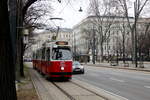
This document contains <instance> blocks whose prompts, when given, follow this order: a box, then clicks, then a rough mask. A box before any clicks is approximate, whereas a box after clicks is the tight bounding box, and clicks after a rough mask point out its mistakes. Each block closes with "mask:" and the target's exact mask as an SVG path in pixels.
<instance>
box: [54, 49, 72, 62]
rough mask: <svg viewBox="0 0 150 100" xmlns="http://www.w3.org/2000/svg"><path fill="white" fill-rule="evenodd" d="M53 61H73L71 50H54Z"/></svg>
mask: <svg viewBox="0 0 150 100" xmlns="http://www.w3.org/2000/svg"><path fill="white" fill-rule="evenodd" d="M52 54H53V55H52V59H53V60H71V59H72V54H71V50H70V49H69V48H54V49H53V53H52Z"/></svg>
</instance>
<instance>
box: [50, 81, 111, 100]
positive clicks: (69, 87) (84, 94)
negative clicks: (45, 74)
mask: <svg viewBox="0 0 150 100" xmlns="http://www.w3.org/2000/svg"><path fill="white" fill-rule="evenodd" d="M52 83H53V85H55V86H56V87H57V88H58V89H59V90H60V91H62V92H63V93H64V94H65V95H66V96H67V97H68V98H69V99H70V100H91V99H93V100H108V99H106V98H104V97H102V96H100V95H98V94H97V93H95V92H93V91H90V90H89V89H86V88H84V87H82V86H80V85H78V84H77V83H75V82H72V81H69V82H52Z"/></svg>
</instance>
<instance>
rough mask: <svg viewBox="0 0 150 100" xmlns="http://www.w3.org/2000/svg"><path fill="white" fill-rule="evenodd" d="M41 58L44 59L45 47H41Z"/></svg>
mask: <svg viewBox="0 0 150 100" xmlns="http://www.w3.org/2000/svg"><path fill="white" fill-rule="evenodd" d="M42 60H45V48H43V49H42Z"/></svg>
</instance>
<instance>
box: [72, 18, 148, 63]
mask: <svg viewBox="0 0 150 100" xmlns="http://www.w3.org/2000/svg"><path fill="white" fill-rule="evenodd" d="M129 21H130V24H131V26H132V25H133V24H134V18H133V17H129ZM145 22H146V21H145V19H143V18H140V19H139V21H138V23H137V30H138V31H137V32H139V31H141V32H142V31H143V30H144V28H143V24H145ZM72 36H73V40H72V45H73V51H74V54H76V55H80V56H82V55H88V56H89V58H90V60H92V59H95V60H97V61H100V60H101V59H102V56H103V58H105V59H108V57H110V56H120V57H121V56H123V54H124V56H128V57H131V52H132V39H133V38H131V37H132V34H131V29H130V28H129V25H128V21H127V19H126V17H121V16H99V17H96V16H89V17H87V18H86V19H84V20H82V21H81V22H80V23H79V24H77V25H76V26H74V27H73V32H72ZM123 52H124V53H123ZM93 55H94V57H92V56H93ZM83 59H84V58H83Z"/></svg>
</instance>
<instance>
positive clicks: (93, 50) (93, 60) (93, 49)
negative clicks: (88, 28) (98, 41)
mask: <svg viewBox="0 0 150 100" xmlns="http://www.w3.org/2000/svg"><path fill="white" fill-rule="evenodd" d="M92 53H93V59H92V62H93V64H95V30H94V25H93V48H92Z"/></svg>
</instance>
